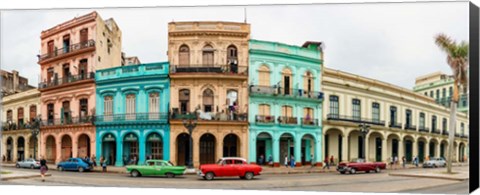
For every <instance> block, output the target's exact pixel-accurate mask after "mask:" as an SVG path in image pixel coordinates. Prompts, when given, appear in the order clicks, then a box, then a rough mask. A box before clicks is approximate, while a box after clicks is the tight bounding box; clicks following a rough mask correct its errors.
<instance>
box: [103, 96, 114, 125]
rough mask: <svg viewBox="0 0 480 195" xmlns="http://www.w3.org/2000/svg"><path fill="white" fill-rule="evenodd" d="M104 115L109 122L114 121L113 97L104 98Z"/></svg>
mask: <svg viewBox="0 0 480 195" xmlns="http://www.w3.org/2000/svg"><path fill="white" fill-rule="evenodd" d="M103 115H104V117H105V120H107V121H109V120H112V119H113V117H112V115H113V97H112V96H105V97H103Z"/></svg>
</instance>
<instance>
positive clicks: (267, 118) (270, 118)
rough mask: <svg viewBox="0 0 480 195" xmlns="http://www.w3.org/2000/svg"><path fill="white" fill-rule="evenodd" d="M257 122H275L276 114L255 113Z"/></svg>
mask: <svg viewBox="0 0 480 195" xmlns="http://www.w3.org/2000/svg"><path fill="white" fill-rule="evenodd" d="M255 123H257V124H275V116H270V115H255Z"/></svg>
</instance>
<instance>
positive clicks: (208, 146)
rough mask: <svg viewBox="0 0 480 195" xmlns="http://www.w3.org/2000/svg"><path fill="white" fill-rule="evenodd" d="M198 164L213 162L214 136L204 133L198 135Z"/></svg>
mask: <svg viewBox="0 0 480 195" xmlns="http://www.w3.org/2000/svg"><path fill="white" fill-rule="evenodd" d="M199 154H200V164H211V163H215V136H213V135H212V134H210V133H205V134H203V135H202V137H200V153H199Z"/></svg>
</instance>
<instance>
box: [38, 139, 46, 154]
mask: <svg viewBox="0 0 480 195" xmlns="http://www.w3.org/2000/svg"><path fill="white" fill-rule="evenodd" d="M44 138H45V140H43V139H44ZM40 139H41V140H42V141H41V142H40V145H39V147H41V148H42V149H39V151H38V152H39V153H40V154H39V156H42V157H43V158H45V160H46V159H47V152H46V151H47V140H46V139H47V137H45V136H40ZM38 159H40V158H38Z"/></svg>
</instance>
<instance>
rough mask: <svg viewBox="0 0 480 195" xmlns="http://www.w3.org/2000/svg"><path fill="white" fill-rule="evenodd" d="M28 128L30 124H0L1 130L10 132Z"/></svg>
mask: <svg viewBox="0 0 480 195" xmlns="http://www.w3.org/2000/svg"><path fill="white" fill-rule="evenodd" d="M28 128H30V124H29V123H28V122H27V123H20V124H17V123H15V122H2V130H4V131H10V130H22V129H28Z"/></svg>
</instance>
